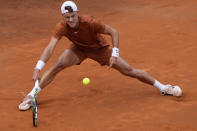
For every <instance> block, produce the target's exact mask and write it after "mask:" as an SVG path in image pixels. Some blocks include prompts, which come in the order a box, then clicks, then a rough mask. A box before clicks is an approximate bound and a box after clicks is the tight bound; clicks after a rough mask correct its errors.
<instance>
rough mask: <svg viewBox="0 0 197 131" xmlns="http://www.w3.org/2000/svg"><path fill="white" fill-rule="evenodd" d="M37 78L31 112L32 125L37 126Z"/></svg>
mask: <svg viewBox="0 0 197 131" xmlns="http://www.w3.org/2000/svg"><path fill="white" fill-rule="evenodd" d="M38 82H39V81H38V80H37V81H36V82H35V87H36V89H35V93H34V96H33V107H32V113H33V126H34V127H37V112H38V109H37V93H38V92H37V86H38Z"/></svg>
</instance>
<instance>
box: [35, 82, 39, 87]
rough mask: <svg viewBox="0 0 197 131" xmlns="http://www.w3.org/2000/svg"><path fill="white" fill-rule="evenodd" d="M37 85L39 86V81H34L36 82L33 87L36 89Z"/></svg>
mask: <svg viewBox="0 0 197 131" xmlns="http://www.w3.org/2000/svg"><path fill="white" fill-rule="evenodd" d="M38 84H39V80H36V82H35V87H36V88H37V87H38Z"/></svg>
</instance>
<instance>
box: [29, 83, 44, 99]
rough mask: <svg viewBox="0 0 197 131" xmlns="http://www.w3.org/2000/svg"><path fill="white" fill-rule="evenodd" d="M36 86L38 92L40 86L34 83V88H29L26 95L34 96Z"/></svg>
mask: <svg viewBox="0 0 197 131" xmlns="http://www.w3.org/2000/svg"><path fill="white" fill-rule="evenodd" d="M36 88H37V93H39V92H40V91H41V88H40V87H39V85H37V86H36V85H35V86H34V88H33V89H32V90H31V92H30V93H29V94H28V95H30V96H32V97H33V96H34V93H35V90H36Z"/></svg>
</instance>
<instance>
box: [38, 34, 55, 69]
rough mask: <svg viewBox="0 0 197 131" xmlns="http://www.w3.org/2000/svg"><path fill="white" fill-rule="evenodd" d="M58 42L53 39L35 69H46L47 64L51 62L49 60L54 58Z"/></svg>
mask: <svg viewBox="0 0 197 131" xmlns="http://www.w3.org/2000/svg"><path fill="white" fill-rule="evenodd" d="M57 42H58V40H57V39H56V38H54V37H52V38H51V40H50V42H49V44H48V46H47V47H46V48H45V49H44V51H43V53H42V55H41V57H40V60H38V62H37V64H36V67H35V69H39V70H42V68H43V67H44V65H45V63H46V62H47V61H48V60H49V58H50V57H51V56H52V54H53V51H54V49H55V47H56V44H57Z"/></svg>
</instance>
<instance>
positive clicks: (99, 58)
mask: <svg viewBox="0 0 197 131" xmlns="http://www.w3.org/2000/svg"><path fill="white" fill-rule="evenodd" d="M69 49H70V50H72V51H73V52H74V53H75V54H76V55H77V56H78V58H79V59H80V63H81V62H82V61H83V60H85V59H86V58H90V59H92V60H94V61H96V62H98V63H99V64H100V65H101V66H104V65H109V60H110V57H111V54H112V49H111V48H110V46H109V45H107V46H104V47H101V48H99V49H94V50H84V49H81V48H78V47H77V46H75V45H74V46H72V47H70V48H69ZM80 63H78V65H79V64H80Z"/></svg>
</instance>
